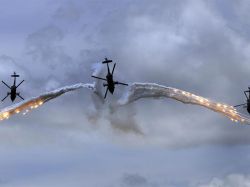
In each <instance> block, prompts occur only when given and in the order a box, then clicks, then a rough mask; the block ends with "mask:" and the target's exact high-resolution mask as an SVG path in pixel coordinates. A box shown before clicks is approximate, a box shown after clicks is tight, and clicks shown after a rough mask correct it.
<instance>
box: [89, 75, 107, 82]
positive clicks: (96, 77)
mask: <svg viewBox="0 0 250 187" xmlns="http://www.w3.org/2000/svg"><path fill="white" fill-rule="evenodd" d="M91 77H93V78H96V79H100V80H103V81H107V80H106V79H104V78H101V77H96V76H94V75H92V76H91Z"/></svg>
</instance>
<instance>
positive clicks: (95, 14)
mask: <svg viewBox="0 0 250 187" xmlns="http://www.w3.org/2000/svg"><path fill="white" fill-rule="evenodd" d="M0 5H1V6H0V12H1V14H0V23H1V27H0V28H1V29H0V31H1V34H0V79H1V80H4V81H5V82H7V83H9V84H11V82H12V80H11V78H10V74H12V73H13V71H16V72H17V73H18V74H20V75H21V78H23V79H25V82H24V83H23V84H22V86H20V92H21V94H22V96H23V97H24V98H30V97H32V96H36V95H39V94H40V93H43V92H45V91H49V90H53V89H56V88H59V87H62V86H66V85H72V84H75V83H79V82H83V83H93V81H94V80H93V78H91V73H92V71H93V67H94V66H96V63H100V62H101V61H102V60H103V59H104V57H108V58H111V59H113V60H114V61H115V62H116V63H117V67H116V71H115V78H116V79H119V80H120V81H124V82H128V83H133V82H151V83H158V84H161V85H165V86H171V87H175V88H178V89H182V90H186V91H189V92H192V93H194V94H197V95H200V96H203V97H206V98H210V99H213V100H215V101H220V102H225V103H228V104H230V105H236V104H241V103H244V102H245V96H244V94H243V91H244V90H245V89H247V87H248V86H249V85H250V84H249V80H248V72H249V71H250V64H249V59H250V45H249V44H250V43H249V42H250V33H249V32H250V22H249V19H247V18H248V17H249V16H250V12H249V9H250V2H249V1H247V0H241V1H233V0H229V1H228V0H211V1H205V0H201V1H195V0H155V1H150V0H143V1H142V0H141V1H139V0H133V1H132V0H120V1H116V0H107V1H101V0H94V1H93V0H83V1H77V0H71V1H66V0H60V1H59V0H53V1H52V0H44V1H38V0H26V1H25V2H23V1H19V0H12V1H7V0H0ZM104 70H105V69H104ZM125 89H126V88H124V87H119V88H118V87H117V89H116V92H115V94H114V96H111V95H108V97H107V100H106V102H105V103H104V104H102V103H98V102H97V101H96V98H95V96H94V95H93V93H91V91H89V90H87V89H86V90H84V89H82V90H78V91H76V92H72V93H67V94H65V95H63V96H61V97H59V98H57V99H55V100H52V101H50V102H48V103H46V104H44V105H43V106H41V107H40V108H38V109H36V110H33V111H32V112H30V113H29V114H27V115H26V116H23V115H15V116H13V117H11V118H10V119H9V120H6V121H3V122H1V125H0V153H1V154H0V168H1V169H0V186H1V187H2V186H3V187H17V186H18V187H20V186H21V187H22V186H25V187H29V186H38V187H39V186H53V187H54V186H60V187H61V186H76V187H77V186H79V187H80V186H89V187H100V186H101V187H142V186H143V187H163V186H164V187H218V186H219V187H236V186H243V187H249V186H250V169H249V168H250V165H249V163H250V162H249V161H250V152H249V148H250V136H249V133H250V129H249V126H247V125H241V124H238V123H233V122H231V121H230V120H228V119H227V118H225V117H223V116H222V115H220V114H218V113H215V112H212V111H210V110H207V109H205V108H202V107H199V106H193V105H184V104H182V103H179V102H176V101H174V100H171V99H141V100H138V101H136V102H135V103H132V104H129V105H128V106H124V107H121V108H119V109H117V110H116V111H112V108H110V105H109V104H110V103H112V102H113V101H114V100H115V99H116V98H119V96H120V95H121V94H122V93H123V92H124V90H125ZM7 91H8V89H7V88H6V87H5V86H4V85H0V96H1V97H4V96H5V95H6V92H7ZM103 91H104V90H103ZM16 102H18V100H17V101H16ZM11 104H12V103H11V101H10V100H9V99H7V100H6V101H5V102H3V103H1V108H4V107H6V106H9V105H11ZM239 110H240V112H242V113H245V114H247V112H246V111H245V110H244V109H243V108H242V109H239Z"/></svg>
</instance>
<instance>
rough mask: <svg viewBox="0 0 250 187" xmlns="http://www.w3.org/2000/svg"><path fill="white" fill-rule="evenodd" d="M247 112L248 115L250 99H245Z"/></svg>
mask: <svg viewBox="0 0 250 187" xmlns="http://www.w3.org/2000/svg"><path fill="white" fill-rule="evenodd" d="M247 112H248V113H249V114H250V99H247Z"/></svg>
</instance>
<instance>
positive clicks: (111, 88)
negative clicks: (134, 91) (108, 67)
mask: <svg viewBox="0 0 250 187" xmlns="http://www.w3.org/2000/svg"><path fill="white" fill-rule="evenodd" d="M106 80H107V86H108V89H109V91H110V93H112V94H113V93H114V90H115V83H114V80H113V75H112V74H111V73H108V74H107V76H106Z"/></svg>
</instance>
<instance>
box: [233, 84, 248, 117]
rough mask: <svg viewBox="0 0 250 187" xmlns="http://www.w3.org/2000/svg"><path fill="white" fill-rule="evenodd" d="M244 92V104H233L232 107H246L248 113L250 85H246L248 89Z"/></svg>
mask: <svg viewBox="0 0 250 187" xmlns="http://www.w3.org/2000/svg"><path fill="white" fill-rule="evenodd" d="M247 93H248V95H247ZM244 94H245V96H246V98H247V102H246V103H244V104H240V105H235V106H234V107H240V106H243V107H244V108H247V112H248V113H249V114H250V87H248V90H246V91H244Z"/></svg>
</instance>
